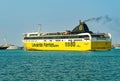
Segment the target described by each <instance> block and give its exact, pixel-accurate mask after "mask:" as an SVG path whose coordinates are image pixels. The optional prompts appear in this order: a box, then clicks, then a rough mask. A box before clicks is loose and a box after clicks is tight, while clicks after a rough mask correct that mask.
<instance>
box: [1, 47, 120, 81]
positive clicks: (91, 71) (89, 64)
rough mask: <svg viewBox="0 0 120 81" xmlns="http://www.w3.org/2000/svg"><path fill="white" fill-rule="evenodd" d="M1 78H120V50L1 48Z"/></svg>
mask: <svg viewBox="0 0 120 81" xmlns="http://www.w3.org/2000/svg"><path fill="white" fill-rule="evenodd" d="M0 81H120V50H118V49H112V50H111V51H93V52H62V51H24V50H0Z"/></svg>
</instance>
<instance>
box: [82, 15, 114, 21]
mask: <svg viewBox="0 0 120 81" xmlns="http://www.w3.org/2000/svg"><path fill="white" fill-rule="evenodd" d="M93 21H94V22H100V21H101V22H103V23H108V22H111V21H112V18H111V17H109V16H108V15H105V16H100V17H93V18H89V19H87V20H84V22H93Z"/></svg>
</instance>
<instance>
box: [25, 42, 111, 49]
mask: <svg viewBox="0 0 120 81" xmlns="http://www.w3.org/2000/svg"><path fill="white" fill-rule="evenodd" d="M23 44H24V48H25V50H34V51H35V50H36V51H42V50H45V51H94V50H110V49H111V42H110V41H107V42H106V41H102V42H101V41H97V42H96V41H95V42H91V41H81V42H23Z"/></svg>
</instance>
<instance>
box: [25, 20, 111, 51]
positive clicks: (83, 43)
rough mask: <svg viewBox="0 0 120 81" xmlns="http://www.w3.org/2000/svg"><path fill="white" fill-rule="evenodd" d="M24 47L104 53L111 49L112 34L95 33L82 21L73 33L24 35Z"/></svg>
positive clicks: (33, 49)
mask: <svg viewBox="0 0 120 81" xmlns="http://www.w3.org/2000/svg"><path fill="white" fill-rule="evenodd" d="M23 45H24V49H25V50H32V51H104V50H110V49H111V34H110V33H94V32H92V31H90V30H89V28H88V26H87V24H86V23H85V22H81V21H80V23H79V25H78V26H76V27H75V28H74V29H73V30H72V31H70V30H67V31H64V32H48V33H42V32H40V31H38V32H31V33H24V34H23Z"/></svg>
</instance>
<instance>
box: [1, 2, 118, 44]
mask: <svg viewBox="0 0 120 81" xmlns="http://www.w3.org/2000/svg"><path fill="white" fill-rule="evenodd" d="M119 14H120V0H0V43H1V42H3V40H4V39H5V40H6V41H7V42H8V43H11V44H13V45H18V46H22V45H23V44H22V39H23V34H24V33H27V32H33V31H38V24H41V32H58V31H65V30H72V29H73V28H74V27H76V26H77V25H78V24H79V20H81V21H84V20H88V19H89V20H90V19H93V18H94V19H95V18H101V19H100V20H99V21H96V20H91V21H88V22H86V24H87V25H88V27H89V29H90V30H91V31H93V32H109V33H111V35H112V43H116V42H119V41H120V37H119V35H120V15H119Z"/></svg>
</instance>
